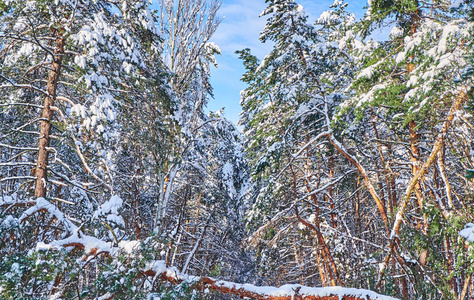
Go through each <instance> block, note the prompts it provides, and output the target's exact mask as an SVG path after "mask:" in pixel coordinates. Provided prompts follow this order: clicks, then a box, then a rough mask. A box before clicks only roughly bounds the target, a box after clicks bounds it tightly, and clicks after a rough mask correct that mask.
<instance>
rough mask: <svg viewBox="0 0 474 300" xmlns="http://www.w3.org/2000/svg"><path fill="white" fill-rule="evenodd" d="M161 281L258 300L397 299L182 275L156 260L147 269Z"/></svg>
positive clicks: (349, 290) (361, 292)
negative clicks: (187, 284) (185, 283)
mask: <svg viewBox="0 0 474 300" xmlns="http://www.w3.org/2000/svg"><path fill="white" fill-rule="evenodd" d="M144 274H145V275H146V276H149V277H153V278H155V279H158V280H162V281H166V282H170V283H173V284H180V283H184V282H187V283H189V286H190V287H191V288H192V289H195V290H199V291H213V292H217V293H221V294H229V295H234V296H238V297H240V298H250V299H257V300H293V299H298V300H376V299H377V300H395V299H396V298H393V297H389V296H384V295H380V294H377V293H375V292H373V291H369V290H364V289H355V288H345V287H339V286H334V287H319V288H315V287H307V286H303V285H300V284H285V285H282V286H280V287H273V286H255V285H253V284H247V283H245V284H241V283H235V282H229V281H224V280H216V279H213V278H210V277H204V276H202V277H199V276H191V275H184V274H180V272H179V271H178V270H177V269H176V268H167V267H166V265H165V262H164V261H156V262H154V263H152V264H151V265H149V266H148V270H146V271H145V272H144Z"/></svg>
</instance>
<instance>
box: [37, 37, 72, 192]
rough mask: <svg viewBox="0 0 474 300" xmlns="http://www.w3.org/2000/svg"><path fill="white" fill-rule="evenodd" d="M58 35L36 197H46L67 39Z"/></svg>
mask: <svg viewBox="0 0 474 300" xmlns="http://www.w3.org/2000/svg"><path fill="white" fill-rule="evenodd" d="M55 33H56V41H55V48H54V57H53V61H52V63H51V70H50V71H49V74H48V83H47V88H46V91H47V92H48V96H47V97H46V98H45V99H44V108H43V113H42V115H41V118H42V120H41V127H40V136H39V143H38V144H39V145H38V148H39V150H38V159H37V163H36V170H35V175H36V185H35V197H45V196H46V192H47V190H46V181H47V179H48V172H47V168H48V154H49V153H48V147H49V146H50V142H51V138H50V134H51V119H52V118H53V113H54V112H53V109H52V106H53V105H54V101H55V100H56V90H57V87H58V81H59V75H60V71H61V63H62V60H63V55H64V43H65V39H64V37H63V36H62V34H61V33H60V32H55Z"/></svg>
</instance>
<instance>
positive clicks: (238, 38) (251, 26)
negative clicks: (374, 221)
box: [208, 0, 367, 123]
mask: <svg viewBox="0 0 474 300" xmlns="http://www.w3.org/2000/svg"><path fill="white" fill-rule="evenodd" d="M297 2H298V3H299V4H301V5H303V7H304V8H305V11H306V13H307V14H308V15H309V16H310V21H311V22H314V21H315V20H316V19H317V18H318V17H319V15H320V14H321V13H322V12H323V11H325V10H327V9H329V6H330V5H331V4H333V3H334V0H301V1H297ZM346 2H347V3H348V7H347V10H348V11H350V12H352V13H354V14H355V15H356V17H357V18H361V17H362V16H363V14H364V10H363V7H364V6H367V1H366V0H362V1H357V0H347V1H346ZM265 7H266V4H265V0H223V3H222V6H221V8H220V13H219V14H220V16H221V17H223V19H222V21H221V24H220V25H219V28H218V29H217V31H216V33H215V34H214V36H213V38H212V39H211V41H213V42H215V43H216V44H217V45H219V47H220V48H221V50H222V55H220V56H218V57H217V62H218V65H219V67H218V68H217V69H215V68H213V69H212V71H211V83H212V85H213V87H214V99H211V100H210V101H209V104H208V110H211V111H216V110H219V109H221V108H222V107H225V110H224V115H225V116H226V117H227V118H228V119H229V120H230V121H232V122H234V123H237V121H238V119H239V113H240V110H241V109H240V105H239V102H240V91H241V90H243V89H245V87H246V85H245V84H244V83H243V82H241V81H240V78H241V77H242V74H243V73H244V72H245V69H244V68H243V65H242V62H241V61H240V60H239V59H238V57H237V55H236V54H235V51H236V50H241V49H244V48H250V49H251V50H252V53H253V54H254V55H256V56H257V57H258V58H260V59H262V58H263V57H265V55H266V54H268V52H269V51H270V49H271V45H269V44H262V43H260V41H259V39H258V38H259V36H260V31H261V30H262V29H263V27H264V26H265V19H263V18H259V17H258V16H259V15H260V13H261V12H262V11H263V10H264V9H265Z"/></svg>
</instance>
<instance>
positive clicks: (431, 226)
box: [335, 1, 473, 298]
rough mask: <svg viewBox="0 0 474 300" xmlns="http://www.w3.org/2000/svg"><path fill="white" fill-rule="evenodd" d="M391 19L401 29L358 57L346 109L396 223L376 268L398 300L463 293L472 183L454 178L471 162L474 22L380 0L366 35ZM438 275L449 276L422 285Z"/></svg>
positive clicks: (458, 14)
mask: <svg viewBox="0 0 474 300" xmlns="http://www.w3.org/2000/svg"><path fill="white" fill-rule="evenodd" d="M457 3H458V4H460V2H459V1H457ZM384 22H389V23H390V24H391V25H392V26H393V27H392V29H391V31H390V39H389V40H388V41H385V42H381V43H379V44H378V45H376V47H371V48H372V50H370V51H368V52H367V51H366V52H361V51H359V50H358V49H353V51H352V52H351V54H352V56H353V57H354V58H355V60H356V61H358V62H360V72H359V73H358V74H357V76H356V78H355V80H354V82H353V84H352V87H351V89H352V91H351V93H353V94H352V95H350V96H351V97H350V98H349V99H348V100H347V101H345V102H344V103H343V104H342V105H341V110H340V113H339V116H341V117H342V118H341V119H340V120H342V122H341V123H346V126H345V127H346V130H345V133H346V134H347V135H348V136H349V137H351V138H353V139H354V140H355V141H356V144H355V146H356V147H357V148H358V149H359V151H360V153H365V154H364V155H365V156H366V157H367V159H365V160H364V164H365V165H366V168H367V169H371V170H376V171H375V174H376V176H377V178H378V182H379V184H378V190H379V193H380V195H381V197H382V201H383V203H385V206H386V209H387V211H388V214H389V216H390V218H391V222H390V227H391V233H390V235H389V239H388V247H389V248H390V249H391V250H390V254H389V255H385V256H384V258H383V259H384V260H383V264H382V268H380V270H378V268H374V271H377V272H379V276H378V281H377V283H378V287H379V288H381V290H382V291H386V292H388V290H393V288H394V286H393V283H395V286H396V290H395V292H396V295H399V296H401V297H408V298H411V297H418V296H419V295H427V294H431V295H432V296H433V297H439V296H440V295H444V296H445V297H459V296H460V295H462V294H463V286H466V285H465V284H469V281H470V277H469V275H468V273H463V274H462V275H460V277H459V278H458V279H454V278H450V279H447V278H448V277H450V276H449V275H448V274H449V273H450V272H457V271H455V270H456V268H457V267H456V263H455V262H456V261H457V262H464V261H465V258H463V256H462V255H461V256H456V254H455V253H459V251H461V252H462V250H461V248H462V244H459V243H458V236H457V232H458V231H459V229H461V228H462V224H465V223H466V222H467V221H468V220H469V219H470V218H471V217H470V216H471V214H472V212H471V211H470V210H469V209H468V204H469V203H470V202H471V201H472V200H470V197H469V196H468V195H469V192H468V189H466V186H469V183H467V182H466V180H465V179H463V178H460V177H459V176H456V175H455V174H456V173H465V171H464V170H465V169H467V168H470V165H471V162H470V161H471V159H470V157H469V158H467V159H466V156H470V154H469V155H466V153H469V152H470V147H471V146H470V143H471V142H470V141H472V133H471V131H470V130H467V128H468V127H470V124H471V122H472V116H471V115H470V114H468V113H467V112H466V111H465V110H464V109H463V106H464V104H465V103H466V102H467V101H468V98H469V96H468V94H469V92H468V91H469V89H470V87H471V86H472V80H473V79H472V75H469V74H468V72H467V70H469V68H470V66H469V62H468V55H469V53H470V52H472V48H471V47H472V42H471V41H472V35H471V32H472V23H471V22H469V21H468V20H467V19H466V18H465V15H464V13H463V12H462V10H459V9H457V5H456V3H454V2H453V3H451V2H450V1H432V2H430V3H428V4H422V3H421V2H418V1H371V2H370V5H369V8H368V11H367V13H366V16H365V18H364V20H362V21H361V23H360V28H361V29H362V33H363V34H367V33H370V32H371V30H373V29H374V28H379V27H380V25H381V24H383V23H384ZM369 49H370V48H369ZM349 116H353V117H354V118H355V121H353V122H350V123H349V124H351V125H350V126H347V124H348V123H347V121H348V120H349V119H350V118H349V119H348V117H349ZM353 120H354V119H353ZM337 121H338V117H336V118H335V122H337ZM368 137H369V138H368ZM459 159H462V161H463V162H462V163H459ZM403 220H405V222H406V223H405V224H406V227H405V228H402V227H401V225H402V222H403ZM450 228H453V230H451V229H450ZM454 228H455V229H454ZM414 240H415V242H413V241H414ZM456 249H457V250H456ZM427 261H428V262H431V263H428V262H427ZM434 261H436V263H434ZM390 266H391V271H390V272H391V273H390V274H387V272H386V268H388V267H390ZM443 270H447V272H446V271H443ZM431 272H434V273H436V274H438V275H439V276H440V278H432V279H431V280H430V281H428V282H423V281H420V280H417V278H419V276H420V274H422V275H423V276H425V278H426V276H428V277H430V276H431V275H430V274H431ZM461 273H462V271H461ZM397 274H401V275H402V276H400V277H398V276H397ZM441 274H443V275H441ZM384 276H385V278H384ZM441 278H443V279H441ZM447 295H449V296H447Z"/></svg>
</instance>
